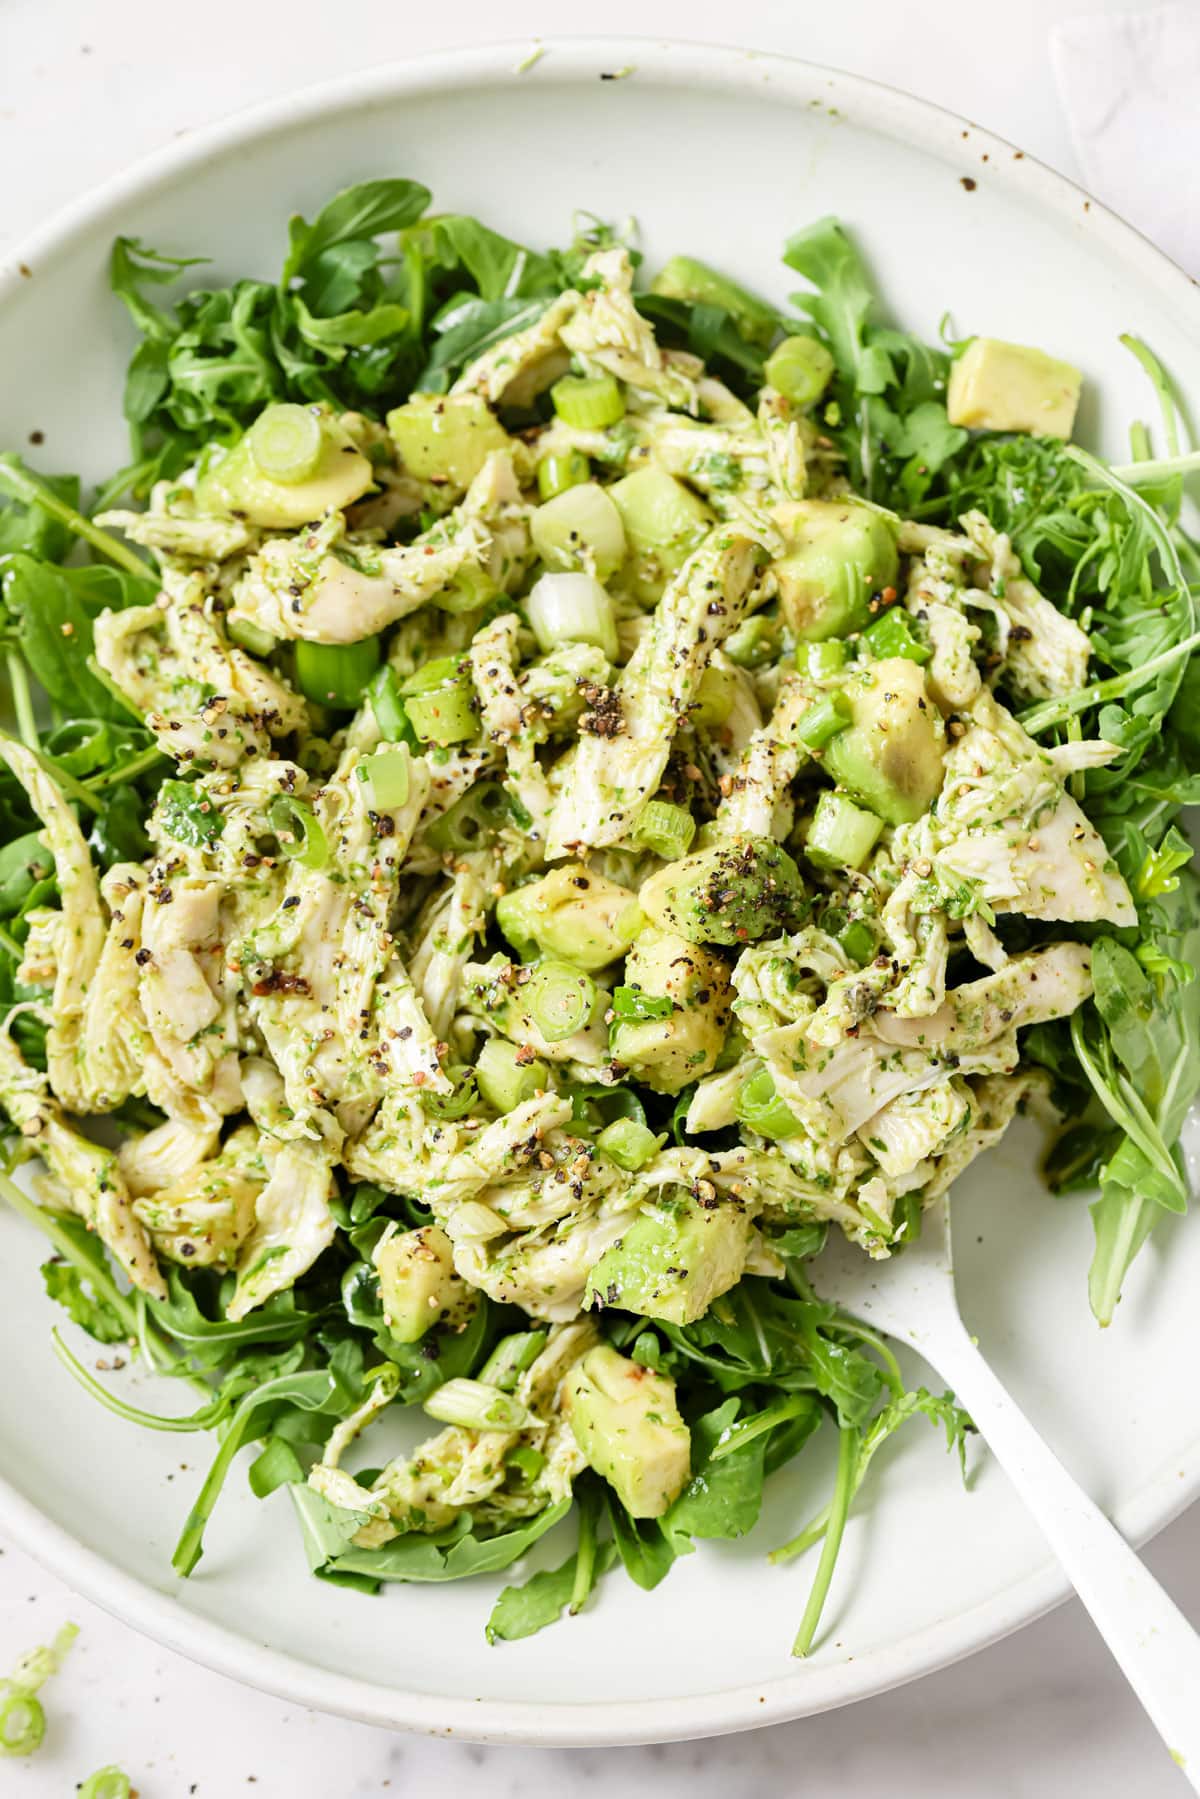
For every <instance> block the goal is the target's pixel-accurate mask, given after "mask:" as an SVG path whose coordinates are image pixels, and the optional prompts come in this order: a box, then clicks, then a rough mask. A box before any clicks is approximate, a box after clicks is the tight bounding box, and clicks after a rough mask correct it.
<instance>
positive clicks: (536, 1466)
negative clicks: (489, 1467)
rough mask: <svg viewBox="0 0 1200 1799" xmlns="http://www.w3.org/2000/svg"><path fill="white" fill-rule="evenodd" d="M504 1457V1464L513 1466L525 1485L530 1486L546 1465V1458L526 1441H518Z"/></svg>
mask: <svg viewBox="0 0 1200 1799" xmlns="http://www.w3.org/2000/svg"><path fill="white" fill-rule="evenodd" d="M504 1459H505V1465H506V1466H507V1467H509V1468H515V1469H516V1471H517V1473H518V1474H519V1475H520V1476H521V1479H522V1480H523V1481H524V1482H525V1485H526V1486H532V1484H533V1482H534V1481H535V1480H536V1479H537V1477H538V1475H539V1474H540V1473H541V1472H542V1469H543V1468H544V1467H545V1466H546V1458H545V1456H544V1455H543V1454H542V1452H541V1450H540V1449H532V1448H531V1447H530V1446H529V1444H528V1443H518V1445H517V1447H516V1448H515V1449H510V1450H509V1452H508V1454H507V1456H506V1457H505V1458H504Z"/></svg>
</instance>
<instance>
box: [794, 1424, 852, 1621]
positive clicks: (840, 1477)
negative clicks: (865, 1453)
mask: <svg viewBox="0 0 1200 1799" xmlns="http://www.w3.org/2000/svg"><path fill="white" fill-rule="evenodd" d="M858 1445H859V1434H858V1431H857V1430H855V1429H854V1428H853V1427H852V1426H850V1425H843V1426H842V1430H841V1434H840V1437H839V1440H838V1462H837V1477H836V1479H835V1481H834V1485H833V1498H832V1499H831V1500H830V1502H829V1522H828V1524H827V1526H826V1529H825V1541H824V1543H823V1545H822V1547H821V1559H820V1561H819V1562H818V1563H817V1572H816V1578H815V1579H814V1581H813V1584H812V1591H811V1592H810V1593H809V1595H808V1604H807V1605H806V1606H805V1608H804V1616H803V1618H801V1620H800V1628H799V1630H798V1631H797V1632H796V1641H795V1642H794V1643H793V1644H792V1654H793V1655H795V1656H805V1655H807V1654H808V1652H809V1650H810V1649H811V1648H812V1645H813V1638H814V1637H815V1636H816V1634H817V1626H818V1625H819V1624H820V1622H821V1613H822V1611H823V1610H824V1609H825V1600H826V1598H827V1597H828V1594H829V1586H830V1582H831V1581H832V1579H833V1570H834V1565H835V1563H836V1562H837V1558H838V1552H839V1550H840V1549H841V1547H842V1536H843V1533H844V1532H845V1529H846V1519H847V1518H848V1517H849V1515H850V1501H851V1499H852V1498H853V1496H854V1473H855V1469H856V1468H857V1466H858Z"/></svg>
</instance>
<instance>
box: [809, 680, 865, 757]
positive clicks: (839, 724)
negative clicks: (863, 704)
mask: <svg viewBox="0 0 1200 1799" xmlns="http://www.w3.org/2000/svg"><path fill="white" fill-rule="evenodd" d="M853 716H854V714H853V712H852V710H851V707H850V702H849V700H848V699H847V698H846V696H845V694H844V693H827V694H825V696H824V697H823V698H822V699H819V700H818V701H817V703H816V705H815V706H810V707H809V709H808V711H807V712H806V713H805V714H804V717H803V718H802V719H801V720H800V722H799V724H798V725H797V726H796V736H797V737H798V738H799V739H800V741H801V743H803V744H807V746H808V748H809V749H810V750H820V749H824V747H825V745H826V744H827V743H828V742H829V741H830V739H831V738H833V737H836V736H837V734H838V732H839V731H844V730H845V729H846V726H847V725H848V724H849V723H850V720H851V719H852V718H853Z"/></svg>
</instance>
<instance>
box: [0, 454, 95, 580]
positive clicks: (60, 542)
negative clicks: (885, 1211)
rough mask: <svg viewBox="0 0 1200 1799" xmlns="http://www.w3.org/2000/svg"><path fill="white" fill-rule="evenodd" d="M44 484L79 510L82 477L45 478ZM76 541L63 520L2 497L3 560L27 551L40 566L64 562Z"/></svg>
mask: <svg viewBox="0 0 1200 1799" xmlns="http://www.w3.org/2000/svg"><path fill="white" fill-rule="evenodd" d="M41 481H42V485H43V486H44V487H46V488H48V489H49V491H50V492H51V493H52V494H54V495H55V496H56V497H57V498H58V499H60V500H62V502H63V503H64V505H65V506H67V507H69V508H70V510H71V511H74V512H77V511H78V510H79V476H78V475H43V476H42V477H41ZM74 541H75V533H74V531H73V530H72V529H71V527H70V525H69V524H68V523H67V522H66V521H65V520H64V519H63V518H61V517H55V516H54V515H53V514H52V513H49V512H47V511H46V510H45V508H44V507H42V506H39V505H37V503H36V502H35V501H32V500H28V501H23V500H19V499H16V498H8V497H6V496H4V495H3V494H0V556H11V555H13V554H14V553H15V552H17V551H24V552H25V554H26V555H29V556H36V557H37V559H38V561H39V562H61V561H62V560H63V558H64V557H65V556H66V555H67V553H68V552H69V550H70V548H71V545H72V544H73V543H74Z"/></svg>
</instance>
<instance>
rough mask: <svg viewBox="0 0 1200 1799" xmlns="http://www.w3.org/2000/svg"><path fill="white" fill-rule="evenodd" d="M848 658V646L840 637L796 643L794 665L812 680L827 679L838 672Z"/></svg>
mask: <svg viewBox="0 0 1200 1799" xmlns="http://www.w3.org/2000/svg"><path fill="white" fill-rule="evenodd" d="M849 659H850V651H849V648H848V646H847V645H846V644H845V643H843V642H842V639H841V638H840V637H823V638H822V639H821V640H820V642H819V643H798V644H797V645H796V667H797V668H798V669H799V670H800V671H801V673H803V674H807V675H809V676H811V678H812V679H813V680H814V681H827V680H828V679H829V678H830V676H831V675H837V674H840V673H841V671H842V669H844V668H845V666H846V663H847V662H848V661H849Z"/></svg>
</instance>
